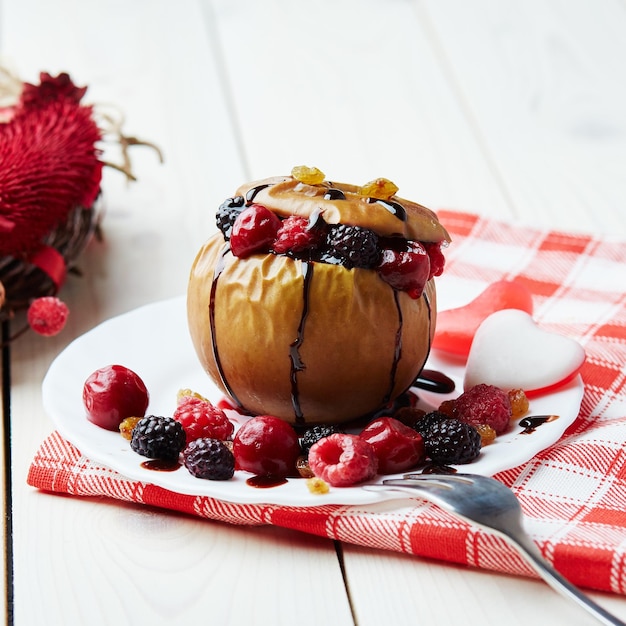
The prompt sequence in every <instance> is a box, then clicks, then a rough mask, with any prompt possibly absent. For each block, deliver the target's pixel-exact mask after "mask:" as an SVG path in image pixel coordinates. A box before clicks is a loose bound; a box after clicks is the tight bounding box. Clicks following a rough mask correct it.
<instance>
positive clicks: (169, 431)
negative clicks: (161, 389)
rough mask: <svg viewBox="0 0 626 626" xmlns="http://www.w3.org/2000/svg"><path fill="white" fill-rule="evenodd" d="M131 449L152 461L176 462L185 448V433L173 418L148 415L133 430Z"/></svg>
mask: <svg viewBox="0 0 626 626" xmlns="http://www.w3.org/2000/svg"><path fill="white" fill-rule="evenodd" d="M130 447H131V448H132V449H133V450H134V451H135V452H136V453H137V454H141V455H142V456H147V457H148V458H150V459H162V460H163V461H175V460H176V459H178V455H179V454H180V452H181V450H182V449H183V448H184V447H185V431H184V430H183V427H182V426H181V424H180V423H179V422H177V421H176V420H175V419H174V418H172V417H160V416H157V415H148V416H146V417H142V418H141V419H140V420H139V421H138V422H137V425H136V426H135V428H133V436H132V439H131V440H130Z"/></svg>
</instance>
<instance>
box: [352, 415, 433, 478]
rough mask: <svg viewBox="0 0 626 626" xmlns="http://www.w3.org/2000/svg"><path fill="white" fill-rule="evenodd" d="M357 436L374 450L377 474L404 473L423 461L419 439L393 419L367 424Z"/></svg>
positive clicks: (414, 432) (378, 420) (382, 418)
mask: <svg viewBox="0 0 626 626" xmlns="http://www.w3.org/2000/svg"><path fill="white" fill-rule="evenodd" d="M360 436H361V439H363V440H364V441H367V442H368V443H369V444H370V445H371V446H372V448H373V449H374V454H375V455H376V458H377V459H378V471H379V472H380V473H381V474H396V473H398V472H405V471H408V470H410V469H412V468H414V467H416V466H417V465H418V464H419V463H420V461H422V460H423V459H424V440H423V438H422V436H421V435H420V434H419V433H418V432H417V431H416V430H413V429H412V428H409V427H408V426H405V425H404V424H403V423H402V422H400V421H399V420H397V419H395V418H393V417H379V418H378V419H375V420H373V421H371V422H370V423H369V424H368V425H367V426H366V427H365V428H364V429H363V430H362V431H361V435H360Z"/></svg>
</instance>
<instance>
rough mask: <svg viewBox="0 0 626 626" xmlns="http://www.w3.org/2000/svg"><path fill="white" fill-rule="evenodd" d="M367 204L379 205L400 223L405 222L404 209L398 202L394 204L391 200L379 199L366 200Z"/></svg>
mask: <svg viewBox="0 0 626 626" xmlns="http://www.w3.org/2000/svg"><path fill="white" fill-rule="evenodd" d="M367 202H368V204H374V203H377V204H380V205H381V206H383V207H385V208H386V209H387V211H389V213H391V214H392V215H394V216H395V217H397V218H398V219H399V220H400V221H402V222H406V220H407V215H406V209H405V208H404V207H403V206H402V205H401V204H400V203H399V202H394V201H393V200H381V199H380V198H368V199H367Z"/></svg>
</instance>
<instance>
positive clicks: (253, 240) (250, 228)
mask: <svg viewBox="0 0 626 626" xmlns="http://www.w3.org/2000/svg"><path fill="white" fill-rule="evenodd" d="M279 228H280V219H279V218H278V216H277V215H275V214H274V213H272V212H271V211H270V210H269V209H268V208H266V207H264V206H263V205H262V204H251V205H250V206H248V207H246V208H245V209H244V210H243V211H241V213H240V214H239V215H238V216H237V218H236V219H235V222H234V224H233V229H232V232H231V234H230V249H231V251H232V253H233V254H234V255H235V256H236V257H239V258H240V259H245V258H247V257H249V256H250V255H251V254H255V253H258V252H269V250H270V248H271V246H272V243H273V242H274V239H275V238H276V233H277V232H278V229H279Z"/></svg>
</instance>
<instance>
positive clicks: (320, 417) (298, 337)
mask: <svg viewBox="0 0 626 626" xmlns="http://www.w3.org/2000/svg"><path fill="white" fill-rule="evenodd" d="M397 191H398V188H397V187H396V186H395V185H394V184H393V183H391V182H390V181H389V180H386V179H377V180H375V181H372V182H370V183H368V184H366V185H363V186H356V185H349V184H343V183H333V182H330V181H327V180H326V179H325V177H324V174H323V173H322V172H320V171H319V170H317V169H316V168H307V167H296V168H294V169H293V171H292V173H291V176H281V177H275V178H268V179H265V180H261V181H256V182H252V183H248V184H245V185H243V186H242V187H240V188H239V189H238V190H237V192H236V193H235V195H234V196H233V197H232V198H228V199H227V200H226V201H225V202H224V203H223V204H222V205H221V206H220V207H219V209H218V211H217V225H218V228H219V231H220V232H218V233H216V234H215V235H214V236H212V237H211V238H210V239H209V240H208V241H207V242H206V244H205V245H204V246H203V247H202V248H201V249H200V251H199V253H198V255H197V257H196V259H195V261H194V264H193V267H192V270H191V274H190V279H189V285H188V294H187V312H188V321H189V330H190V333H191V338H192V341H193V344H194V347H195V349H196V352H197V354H198V357H199V360H200V362H201V364H202V366H203V367H204V368H205V370H206V371H207V372H208V374H209V375H210V377H211V378H212V379H213V380H214V381H215V383H216V384H217V385H218V386H219V387H220V388H221V390H222V391H223V392H224V393H225V394H226V395H227V396H228V397H229V398H230V400H231V402H232V403H233V405H234V406H236V407H238V409H239V410H240V411H241V412H244V413H249V414H257V415H258V414H261V415H273V416H276V417H279V418H280V419H282V420H284V421H287V422H290V423H292V424H295V425H296V426H304V425H309V424H339V423H344V422H348V421H350V420H354V419H357V418H360V417H364V416H367V415H371V414H373V413H375V412H376V411H378V410H380V409H381V408H383V407H385V406H386V405H388V404H389V403H391V402H392V401H394V400H395V399H396V398H397V397H398V396H399V395H401V394H402V393H404V392H405V391H406V390H407V389H408V388H409V387H410V386H411V385H412V383H413V382H414V381H415V379H416V378H417V377H418V375H419V374H420V372H421V370H422V368H423V366H424V363H425V362H426V359H427V357H428V353H429V350H430V345H431V341H432V338H433V335H434V331H435V321H436V295H435V284H434V281H433V279H434V277H435V276H438V275H440V274H441V272H442V271H443V267H444V258H443V254H442V247H444V246H445V245H447V243H448V242H449V236H448V233H447V232H446V230H445V229H444V227H443V226H442V225H441V224H440V223H439V221H438V220H437V217H436V215H435V214H434V213H433V212H432V211H430V210H429V209H427V208H425V207H423V206H421V205H419V204H416V203H414V202H410V201H408V200H403V199H402V198H399V197H397V196H396V195H395V194H396V192H397Z"/></svg>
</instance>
